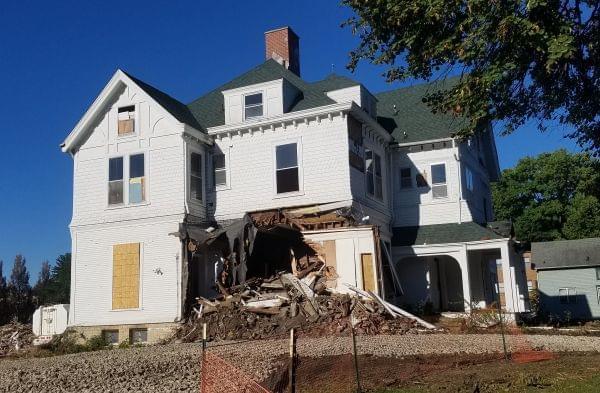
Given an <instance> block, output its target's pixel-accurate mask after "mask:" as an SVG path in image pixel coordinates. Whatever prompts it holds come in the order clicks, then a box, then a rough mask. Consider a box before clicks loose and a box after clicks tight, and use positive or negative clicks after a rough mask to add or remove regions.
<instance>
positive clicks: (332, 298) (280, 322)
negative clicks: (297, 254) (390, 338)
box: [175, 263, 435, 342]
mask: <svg viewBox="0 0 600 393" xmlns="http://www.w3.org/2000/svg"><path fill="white" fill-rule="evenodd" d="M324 267H325V265H324V263H311V264H310V271H308V272H305V271H304V270H306V269H298V270H296V274H293V273H278V274H276V275H275V276H273V277H271V278H268V279H252V280H248V281H247V282H246V283H245V284H242V285H238V286H236V287H230V288H228V293H227V294H226V295H225V294H223V295H221V296H219V298H218V299H214V300H209V299H204V298H197V303H198V307H196V312H195V313H193V314H192V316H191V318H190V321H189V322H188V323H187V324H182V325H181V326H180V328H179V330H178V332H177V333H176V336H175V339H178V340H180V341H184V342H190V341H197V340H199V339H200V336H199V334H200V331H201V329H197V326H199V325H201V324H203V323H206V324H207V327H208V336H209V339H211V340H239V339H259V338H270V337H274V336H277V335H284V334H287V332H288V331H289V329H291V328H296V329H299V331H301V332H302V334H307V335H317V336H320V335H339V334H349V332H350V329H351V328H352V322H351V319H352V320H353V321H354V329H355V332H356V333H357V334H405V333H410V332H420V331H421V329H419V325H422V326H425V327H427V328H428V329H435V326H434V325H431V324H429V323H428V322H426V321H423V320H422V319H420V318H418V317H416V316H414V315H412V314H410V313H408V312H406V311H404V310H402V309H400V308H398V307H396V306H394V305H392V304H390V303H388V302H386V301H385V300H383V299H382V298H381V297H380V296H378V295H377V294H375V293H372V292H371V293H368V292H365V291H362V290H360V289H358V288H355V287H352V286H349V288H350V289H351V290H352V291H353V293H345V294H342V293H338V292H336V291H334V290H331V289H327V285H326V281H327V280H331V279H337V277H332V276H331V275H330V274H328V272H327V270H326V269H325V268H324ZM298 276H302V277H298ZM355 293H356V294H355ZM351 315H352V318H350V316H351Z"/></svg>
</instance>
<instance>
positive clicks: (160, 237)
mask: <svg viewBox="0 0 600 393" xmlns="http://www.w3.org/2000/svg"><path fill="white" fill-rule="evenodd" d="M182 219H183V217H181V216H174V217H171V218H169V219H168V220H164V219H162V220H156V219H149V220H137V221H135V222H133V223H129V224H110V225H99V226H98V225H95V226H92V227H89V228H86V229H83V228H81V229H77V230H75V231H73V232H72V234H73V255H75V256H76V258H74V260H73V265H72V269H73V272H72V278H73V279H74V281H73V283H74V285H73V288H72V291H71V293H72V294H71V311H70V316H69V318H70V320H69V325H71V326H73V325H81V326H86V325H99V324H103V325H113V324H132V323H154V322H173V321H175V320H176V319H177V317H178V313H179V303H180V293H179V292H180V287H179V284H178V282H179V277H180V274H179V273H180V269H181V263H180V259H181V256H180V253H181V243H180V241H179V238H177V237H175V236H169V235H168V234H169V233H171V232H175V231H177V229H178V226H179V223H180V222H181V220H182ZM122 243H140V250H141V251H140V265H141V266H140V307H139V308H138V309H134V310H120V311H113V310H112V264H113V260H112V255H113V254H112V253H113V249H112V247H113V245H115V244H122Z"/></svg>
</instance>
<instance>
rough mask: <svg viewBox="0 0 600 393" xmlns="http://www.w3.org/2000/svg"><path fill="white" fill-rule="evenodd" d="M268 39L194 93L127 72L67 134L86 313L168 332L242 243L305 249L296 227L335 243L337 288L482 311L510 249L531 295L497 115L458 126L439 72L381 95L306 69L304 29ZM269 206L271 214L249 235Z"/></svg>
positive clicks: (108, 326)
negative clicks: (510, 205)
mask: <svg viewBox="0 0 600 393" xmlns="http://www.w3.org/2000/svg"><path fill="white" fill-rule="evenodd" d="M265 38H266V57H267V60H266V61H265V62H264V63H262V64H260V65H258V66H257V67H256V68H254V69H252V70H250V71H248V72H246V73H244V74H243V75H240V76H238V77H236V78H234V79H233V80H231V81H230V82H228V83H226V84H225V85H223V86H220V87H218V88H216V89H214V90H212V91H211V92H209V93H207V94H205V95H203V96H202V97H200V98H198V99H197V100H195V101H193V102H191V103H189V104H188V105H184V104H182V103H181V102H179V101H177V100H176V99H174V98H172V97H170V96H169V95H167V94H165V93H163V92H161V91H160V90H158V89H156V88H154V87H152V86H150V85H148V84H146V83H145V82H142V81H140V80H138V79H136V78H134V77H133V76H131V75H128V74H127V73H125V72H123V71H121V70H118V71H117V72H116V73H115V74H114V75H113V77H112V78H111V80H110V81H109V82H108V84H107V85H106V87H105V88H104V89H103V90H102V92H101V93H100V95H99V96H98V98H97V99H96V100H95V101H94V102H93V104H92V105H91V107H90V108H89V109H88V111H87V112H86V113H85V114H84V116H83V117H82V119H81V120H80V121H79V123H78V124H77V125H76V126H75V128H74V129H73V130H72V131H71V133H70V134H69V135H68V136H67V138H66V139H65V141H64V143H63V144H62V146H61V147H62V150H63V151H64V152H67V153H69V154H71V156H72V157H73V163H74V171H73V177H74V191H73V219H72V221H71V225H70V230H71V236H72V287H71V308H70V310H71V311H70V315H69V325H70V326H72V327H75V328H77V329H79V330H81V331H82V332H84V333H86V334H95V333H97V332H100V331H105V333H107V334H110V336H111V337H114V339H115V340H123V339H125V338H127V337H130V338H133V339H136V340H138V339H139V340H151V341H154V340H156V339H158V338H159V337H161V336H162V335H164V334H166V332H167V331H168V329H169V328H170V327H171V326H172V324H173V323H176V322H178V321H180V320H182V319H183V318H184V316H185V314H186V312H187V311H189V302H190V299H193V298H194V297H195V296H198V295H209V294H210V293H211V291H214V283H215V280H216V275H218V274H219V273H218V272H216V271H215V268H214V266H215V262H218V260H219V259H220V258H219V257H221V256H227V254H228V253H230V252H232V251H236V257H237V258H238V263H237V264H236V273H235V278H234V281H237V282H242V281H243V280H244V279H245V277H246V276H251V275H256V274H266V273H268V272H269V271H272V270H273V269H272V268H271V267H269V266H268V265H269V263H268V260H269V258H272V259H275V257H276V256H277V257H279V256H280V255H281V253H284V254H285V253H286V252H287V253H289V250H288V249H287V248H286V249H285V250H278V249H277V247H278V246H277V244H284V243H285V242H284V241H282V242H279V243H278V242H271V243H269V244H270V246H269V247H268V250H267V248H265V247H264V245H261V242H263V243H264V242H267V241H269V239H271V240H273V239H275V238H270V236H275V237H277V236H279V238H280V239H284V238H285V239H288V240H286V241H292V240H289V239H292V238H294V237H293V236H291V237H290V236H288V235H289V234H287V235H285V236H284V235H282V233H278V232H272V231H271V230H272V229H273V228H275V229H277V231H284V232H285V230H286V228H287V227H289V228H288V229H292V228H291V227H294V229H296V230H299V231H300V232H301V235H302V237H303V238H304V241H305V242H309V243H311V244H312V245H313V246H315V245H316V246H317V247H319V248H320V250H321V251H320V252H321V256H322V257H323V258H324V259H326V261H327V265H328V266H331V267H332V268H333V269H334V270H335V272H336V273H337V275H338V279H337V283H335V284H334V286H335V287H336V288H337V289H338V290H344V289H345V286H344V285H342V284H343V283H351V284H354V285H356V286H358V287H361V288H365V289H369V290H373V291H375V292H378V293H380V294H381V295H383V296H385V297H386V298H387V299H390V300H391V301H394V302H396V303H398V304H404V305H406V304H412V305H418V304H421V305H425V304H430V305H431V307H433V309H435V310H438V311H469V309H470V308H471V307H473V306H482V307H483V306H487V305H489V304H491V303H492V302H493V301H494V300H495V292H494V285H495V283H496V281H495V280H496V278H495V276H494V275H495V272H496V264H497V263H498V264H501V266H502V271H503V276H504V277H505V279H504V288H503V290H504V291H505V294H506V304H505V308H506V310H507V311H508V312H513V313H518V312H522V311H525V310H526V304H527V299H526V293H527V290H526V289H527V288H526V286H524V283H525V279H524V273H523V270H522V264H521V263H520V261H519V260H518V259H517V256H516V254H515V252H514V251H513V245H514V244H513V243H514V241H513V240H512V237H511V234H510V227H508V228H507V227H505V226H502V225H501V224H498V223H494V222H493V212H492V208H491V197H490V185H489V183H490V181H493V180H495V179H497V178H498V176H499V168H498V162H497V154H496V150H495V144H494V137H493V134H492V130H491V129H487V130H483V131H482V132H481V133H480V134H479V135H478V136H477V137H474V138H471V139H470V140H468V141H459V140H457V139H455V138H454V137H453V133H454V132H455V131H456V129H457V128H458V127H459V126H460V121H461V120H460V118H458V117H453V116H450V115H441V114H440V115H434V114H432V113H431V112H430V111H429V109H428V108H427V107H426V106H425V105H424V104H423V103H422V101H421V98H422V96H423V95H424V94H426V93H427V92H428V91H430V90H431V89H434V88H436V86H435V85H431V84H430V85H419V86H414V87H408V88H403V89H399V90H394V91H390V92H384V93H378V94H374V93H372V92H370V91H368V90H367V88H366V87H365V86H363V85H361V84H360V83H358V82H355V81H353V80H351V79H348V78H345V77H341V76H337V75H330V76H328V77H327V78H325V79H323V80H320V81H317V82H307V81H304V80H303V79H301V78H300V61H299V39H298V37H297V36H296V34H295V33H294V32H293V31H292V30H291V29H290V28H287V27H285V28H282V29H277V30H273V31H270V32H267V33H265ZM248 214H249V216H248ZM244 217H246V219H245V220H246V221H243V220H242V219H243V218H244ZM248 217H250V218H249V219H248ZM247 222H251V223H253V224H244V223H247ZM258 222H262V223H265V222H269V223H270V226H269V230H266V229H264V228H266V227H263V228H262V229H259V230H258V232H257V233H255V235H256V238H255V239H256V241H255V242H254V243H255V245H254V248H253V251H250V249H252V246H249V242H248V240H249V239H250V237H249V236H250V232H249V228H250V227H251V226H253V225H257V226H260V225H258ZM286 225H287V227H286ZM211 226H212V227H213V228H216V230H215V231H213V232H211V234H209V233H208V232H207V231H206V230H205V229H206V228H208V227H211ZM233 228H235V229H236V230H238V231H242V232H243V234H241V235H240V236H239V239H238V240H240V241H241V243H235V242H233V240H232V239H233V238H234V237H235V236H231V233H232V231H233ZM282 228H283V229H282ZM209 231H210V230H209ZM242 232H240V233H242ZM223 233H228V236H229V243H228V242H223V241H220V240H219V239H220V238H219V236H220V235H221V234H223ZM286 236H287V237H286ZM252 239H254V236H252ZM209 243H210V244H212V245H211V246H208V244H209ZM273 244H275V246H273ZM290 244H291V243H290ZM196 246H198V247H200V246H202V247H204V248H202V250H200V248H199V249H198V250H196V249H195V247H196ZM207 247H208V248H207ZM210 247H212V249H211V248H210ZM285 247H287V245H286V246H285ZM285 247H283V246H282V247H281V248H285ZM199 250H200V251H199ZM286 250H287V251H286ZM232 255H233V254H232ZM259 256H260V258H259ZM240 257H241V258H242V259H241V260H239V258H240ZM274 263H276V262H274ZM506 278H509V279H506Z"/></svg>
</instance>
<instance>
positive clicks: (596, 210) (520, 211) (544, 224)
mask: <svg viewBox="0 0 600 393" xmlns="http://www.w3.org/2000/svg"><path fill="white" fill-rule="evenodd" d="M492 195H493V202H494V211H495V213H496V218H497V219H501V220H512V221H513V223H514V226H515V231H516V235H517V239H519V240H522V241H529V242H531V241H547V240H558V239H579V238H585V237H599V236H600V161H598V160H597V159H594V158H592V157H590V156H589V155H587V154H584V153H579V154H570V153H568V152H567V151H565V150H558V151H555V152H553V153H545V154H541V155H539V156H537V157H527V158H523V159H521V160H520V161H519V162H518V163H517V165H516V166H515V167H514V168H511V169H506V170H505V171H504V172H503V174H502V177H501V179H500V181H499V182H497V183H495V184H494V185H493V187H492Z"/></svg>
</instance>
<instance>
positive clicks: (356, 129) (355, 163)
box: [348, 116, 365, 172]
mask: <svg viewBox="0 0 600 393" xmlns="http://www.w3.org/2000/svg"><path fill="white" fill-rule="evenodd" d="M348 142H349V150H350V151H349V160H350V166H351V167H353V168H355V169H358V170H359V171H361V172H364V171H365V160H364V159H363V156H362V147H363V136H362V124H361V123H360V122H359V121H358V120H356V119H355V118H354V117H352V116H348Z"/></svg>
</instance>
